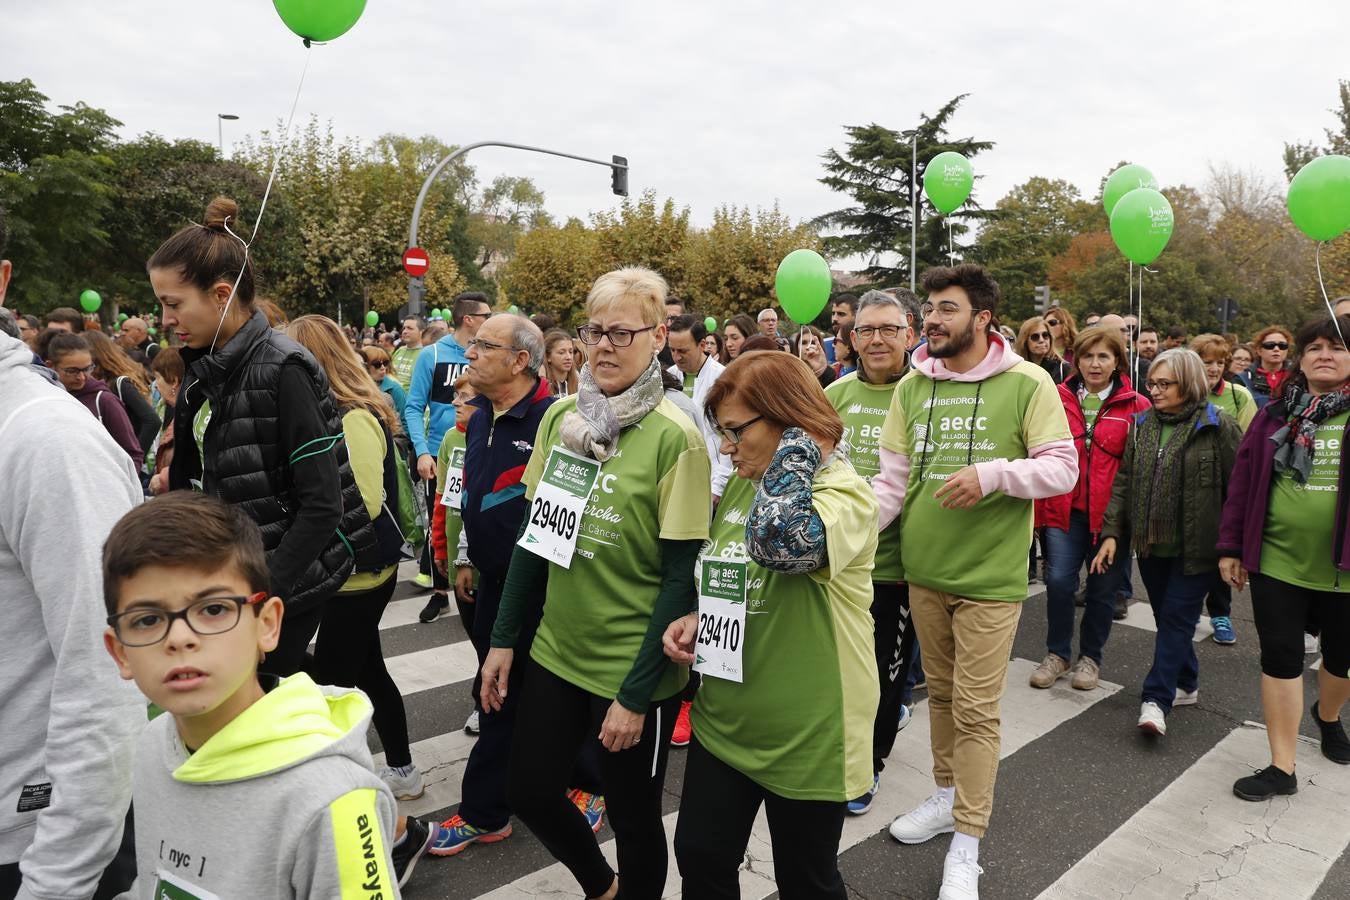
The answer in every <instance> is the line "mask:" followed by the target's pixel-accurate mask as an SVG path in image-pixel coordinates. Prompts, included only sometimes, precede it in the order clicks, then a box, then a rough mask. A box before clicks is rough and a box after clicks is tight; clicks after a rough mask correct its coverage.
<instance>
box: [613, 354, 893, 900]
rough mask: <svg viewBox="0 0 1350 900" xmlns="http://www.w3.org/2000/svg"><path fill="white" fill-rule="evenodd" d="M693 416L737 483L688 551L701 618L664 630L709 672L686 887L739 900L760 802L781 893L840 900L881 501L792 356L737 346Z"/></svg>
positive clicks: (865, 705) (685, 841)
mask: <svg viewBox="0 0 1350 900" xmlns="http://www.w3.org/2000/svg"><path fill="white" fill-rule="evenodd" d="M705 410H706V412H707V415H708V416H709V418H710V419H711V420H712V421H713V422H714V423H715V426H714V427H715V428H716V430H717V432H718V434H719V435H720V436H721V438H722V446H721V451H722V452H723V453H725V454H727V455H729V456H730V457H731V461H732V464H733V465H734V466H735V468H736V477H733V478H732V479H731V481H730V482H729V483H728V485H727V490H726V494H725V495H723V497H722V502H721V503H720V504H719V505H718V508H717V516H716V519H715V521H714V523H713V527H712V534H711V536H710V540H709V542H708V544H707V545H706V546H705V547H704V548H703V551H702V553H701V554H700V556H699V569H698V572H699V578H698V585H699V604H698V612H697V613H690V614H689V615H688V616H685V617H684V618H682V619H680V620H678V621H676V622H674V623H673V624H671V626H670V627H669V628H668V629H667V630H666V634H665V647H666V653H667V655H669V656H670V657H671V658H672V659H673V660H675V661H676V662H678V663H681V664H689V663H694V664H695V665H696V667H698V668H699V670H700V671H701V672H702V673H703V675H704V678H703V681H702V685H701V687H700V688H699V693H698V696H697V698H696V699H695V701H694V709H693V715H692V720H693V732H694V733H693V739H692V740H691V742H690V745H689V758H688V762H687V763H686V766H685V775H684V794H683V796H682V798H681V801H680V818H679V823H678V824H677V825H676V831H675V857H676V860H677V861H678V862H679V867H680V876H681V878H682V880H683V894H684V896H686V897H699V898H730V897H738V896H740V888H739V885H738V882H737V870H738V868H739V866H740V864H741V862H742V860H743V859H744V857H745V848H746V845H747V844H748V842H749V839H750V831H751V828H752V826H753V824H754V821H755V817H756V815H757V814H758V812H759V809H760V807H761V806H763V807H764V810H765V813H766V815H767V817H768V822H769V830H770V832H771V834H772V837H773V864H774V877H775V880H776V881H777V884H778V890H779V894H780V896H782V897H784V898H785V900H793V898H811V900H818V898H839V900H842V898H844V897H845V896H847V895H846V891H845V888H844V882H843V879H842V878H841V877H840V874H839V866H838V851H839V838H840V834H841V832H842V829H843V824H844V816H845V810H846V806H847V803H848V801H849V800H851V799H853V798H855V797H857V796H859V795H860V794H862V793H864V792H866V791H867V790H869V789H870V787H871V785H872V768H871V766H872V760H871V753H870V750H871V740H870V732H871V729H872V724H873V716H874V715H875V713H876V708H877V697H878V689H877V673H876V668H875V660H874V658H873V648H872V617H871V615H870V614H869V612H868V609H869V607H870V606H871V604H872V584H871V577H870V573H871V570H872V557H873V555H874V553H875V551H876V546H877V502H876V499H875V497H873V495H872V490H871V488H870V487H868V485H867V482H866V481H864V480H863V479H862V478H861V477H860V476H859V475H858V473H857V472H856V471H854V469H853V466H852V465H851V464H850V463H849V461H848V458H847V456H846V454H845V452H844V451H843V450H842V448H841V447H840V441H841V439H842V437H843V431H844V426H843V423H842V422H841V421H840V418H839V415H838V413H836V412H835V410H834V408H833V407H832V406H831V405H830V402H829V400H828V399H827V398H826V396H825V394H824V393H823V392H822V391H821V389H820V386H819V383H818V380H817V376H816V374H815V373H814V372H813V371H811V369H810V368H809V366H807V365H806V364H805V363H804V362H803V361H801V360H799V359H796V358H794V357H792V356H791V355H789V354H786V353H776V352H746V353H742V354H741V356H740V357H738V358H737V359H736V360H735V361H734V362H733V363H732V364H731V365H730V366H728V367H727V370H726V371H725V372H723V373H722V375H721V377H720V378H718V380H717V383H716V384H714V385H713V387H712V390H711V391H710V392H709V394H708V398H707V401H706V405H705ZM894 721H895V720H894V718H892V720H891V722H892V726H891V727H892V729H894ZM624 896H627V888H625V890H624Z"/></svg>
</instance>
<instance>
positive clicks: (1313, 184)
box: [1285, 155, 1350, 241]
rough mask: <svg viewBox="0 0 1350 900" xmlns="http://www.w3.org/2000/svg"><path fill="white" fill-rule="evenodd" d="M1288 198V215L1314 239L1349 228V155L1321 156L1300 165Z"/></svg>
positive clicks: (1326, 238) (1325, 238)
mask: <svg viewBox="0 0 1350 900" xmlns="http://www.w3.org/2000/svg"><path fill="white" fill-rule="evenodd" d="M1285 202H1286V204H1287V205H1288V207H1289V218H1291V219H1293V220H1294V224H1295V225H1297V226H1298V227H1299V230H1300V231H1302V232H1303V233H1304V234H1306V235H1307V236H1308V237H1310V238H1312V239H1313V240H1315V241H1329V240H1331V239H1332V238H1336V237H1339V236H1340V235H1342V234H1344V233H1345V232H1346V231H1347V230H1350V156H1339V155H1332V156H1319V157H1317V159H1314V160H1313V161H1312V162H1310V163H1308V164H1307V165H1306V166H1304V167H1303V168H1301V169H1299V170H1298V174H1297V175H1295V176H1294V180H1293V181H1291V182H1289V196H1288V197H1287V198H1286V201H1285Z"/></svg>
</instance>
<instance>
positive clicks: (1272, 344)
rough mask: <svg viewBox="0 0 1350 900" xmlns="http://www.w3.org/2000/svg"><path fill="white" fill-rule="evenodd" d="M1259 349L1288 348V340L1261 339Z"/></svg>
mask: <svg viewBox="0 0 1350 900" xmlns="http://www.w3.org/2000/svg"><path fill="white" fill-rule="evenodd" d="M1261 349H1262V350H1288V349H1289V342H1288V341H1262V342H1261Z"/></svg>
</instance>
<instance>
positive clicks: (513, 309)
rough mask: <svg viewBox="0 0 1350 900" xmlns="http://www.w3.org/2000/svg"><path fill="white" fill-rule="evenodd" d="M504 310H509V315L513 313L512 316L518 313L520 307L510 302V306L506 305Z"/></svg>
mask: <svg viewBox="0 0 1350 900" xmlns="http://www.w3.org/2000/svg"><path fill="white" fill-rule="evenodd" d="M506 311H507V312H509V313H510V314H511V315H513V316H516V315H520V307H519V306H516V305H515V304H514V303H512V304H511V305H510V306H508V307H507V308H506Z"/></svg>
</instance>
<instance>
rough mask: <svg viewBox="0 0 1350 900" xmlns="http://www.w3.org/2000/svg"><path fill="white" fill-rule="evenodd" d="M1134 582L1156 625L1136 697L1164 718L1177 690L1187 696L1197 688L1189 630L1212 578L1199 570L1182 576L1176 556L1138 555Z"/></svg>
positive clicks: (1192, 629)
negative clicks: (1153, 706) (1151, 704)
mask: <svg viewBox="0 0 1350 900" xmlns="http://www.w3.org/2000/svg"><path fill="white" fill-rule="evenodd" d="M1139 578H1140V579H1141V580H1142V581H1143V582H1144V590H1146V591H1147V592H1148V603H1149V606H1151V607H1153V618H1154V619H1155V620H1156V621H1157V623H1158V637H1157V638H1156V640H1155V641H1154V643H1153V668H1151V669H1149V670H1148V676H1147V677H1146V678H1144V690H1143V691H1142V693H1141V695H1140V696H1141V697H1142V698H1143V699H1144V700H1145V701H1152V702H1154V703H1156V704H1158V706H1160V707H1162V711H1163V712H1164V713H1169V712H1171V711H1172V700H1173V698H1174V697H1175V696H1176V692H1177V689H1178V688H1180V689H1181V690H1183V691H1193V690H1195V689H1196V688H1197V687H1199V686H1200V661H1199V660H1198V659H1197V658H1196V656H1195V626H1196V625H1197V624H1198V623H1199V622H1200V610H1201V608H1203V607H1204V605H1205V594H1207V593H1208V592H1209V588H1210V585H1212V584H1213V583H1214V574H1213V573H1212V572H1210V571H1204V572H1200V573H1199V574H1196V575H1187V574H1186V573H1185V572H1184V571H1183V570H1182V558H1181V557H1179V556H1141V557H1140V558H1139Z"/></svg>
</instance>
